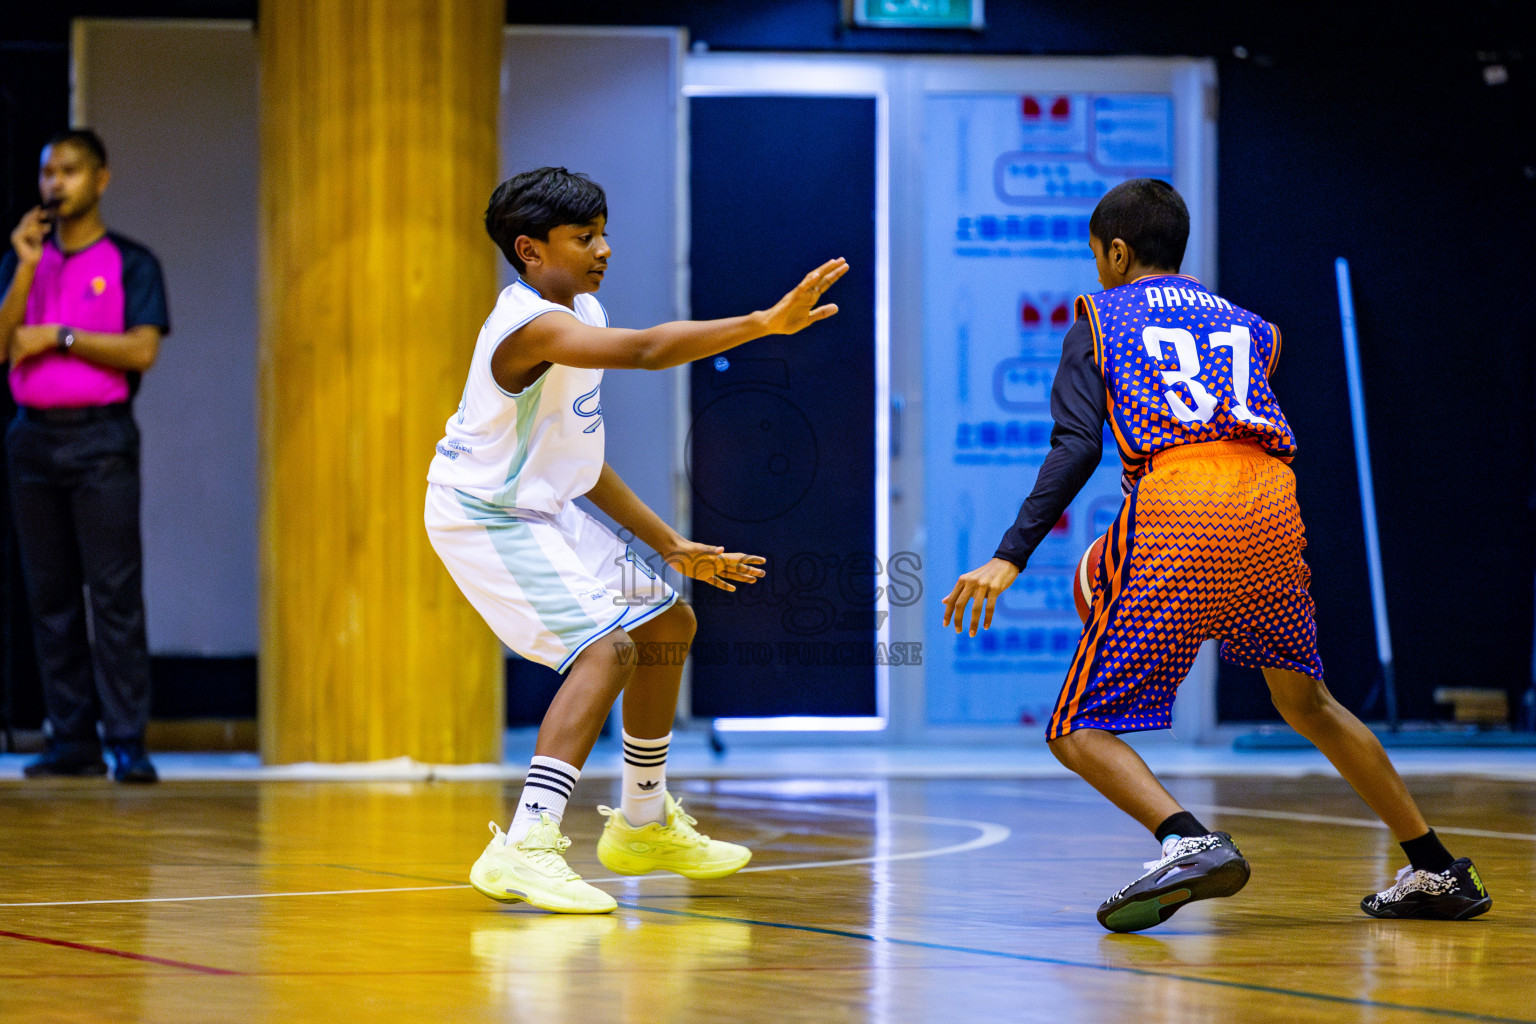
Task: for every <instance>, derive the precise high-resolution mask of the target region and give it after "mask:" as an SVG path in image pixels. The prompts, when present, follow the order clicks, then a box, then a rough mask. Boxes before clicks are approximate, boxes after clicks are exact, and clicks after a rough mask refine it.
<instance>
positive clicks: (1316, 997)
mask: <svg viewBox="0 0 1536 1024" xmlns="http://www.w3.org/2000/svg"><path fill="white" fill-rule="evenodd" d="M619 906H621V907H623V908H624V909H625V910H643V911H646V912H648V913H651V914H667V915H670V916H672V917H693V918H698V919H700V920H703V921H729V922H731V923H733V924H747V925H757V926H758V927H760V928H782V929H783V930H785V931H792V932H811V933H813V934H816V935H835V936H837V937H838V938H844V939H859V940H861V941H863V942H876V943H886V944H887V945H892V946H906V947H908V948H911V949H933V950H940V951H943V952H946V953H969V954H971V955H973V956H990V957H997V958H999V959H1002V960H1022V961H1024V962H1026V963H1032V964H1046V965H1048V966H1051V967H1082V968H1086V969H1087V970H1091V971H1106V972H1108V973H1110V974H1134V975H1138V976H1140V977H1143V978H1158V979H1167V980H1171V981H1188V982H1193V983H1195V984H1197V985H1214V986H1216V987H1218V988H1231V989H1237V990H1239V991H1241V992H1262V993H1264V994H1265V995H1273V996H1292V997H1294V998H1296V999H1311V1000H1313V1001H1316V1002H1323V1003H1341V1004H1344V1005H1346V1006H1368V1007H1370V1008H1372V1009H1376V1010H1402V1011H1403V1012H1405V1013H1424V1014H1430V1015H1432V1016H1436V1017H1447V1018H1450V1019H1452V1020H1470V1021H1482V1022H1485V1024H1536V1021H1533V1020H1530V1019H1529V1018H1525V1017H1495V1016H1492V1015H1491V1014H1486V1013H1468V1012H1466V1011H1464V1010H1446V1009H1441V1008H1440V1007H1435V1006H1412V1005H1408V1004H1405V1003H1384V1002H1381V1001H1380V1000H1376V999H1361V998H1358V997H1354V996H1331V995H1328V994H1326V993H1323V992H1303V991H1300V990H1298V989H1291V988H1274V987H1272V986H1269V985H1249V984H1247V983H1245V982H1241V981H1222V980H1220V979H1218V978H1201V977H1196V976H1194V975H1189V974H1170V973H1168V972H1165V971H1150V970H1147V969H1146V968H1143V967H1116V966H1113V965H1111V964H1095V963H1088V962H1086V961H1083V960H1062V959H1060V958H1059V957H1050V956H1030V955H1029V954H1027V953H1008V952H1004V951H1003V950H1000V949H976V948H974V947H971V946H946V945H944V944H943V943H939V942H920V941H918V940H917V939H893V938H889V937H886V938H881V937H879V936H876V935H866V934H865V933H863V932H848V931H841V930H839V929H837V928H817V927H815V926H814V925H804V924H786V923H785V922H783V921H754V920H751V919H750V918H745V917H718V916H716V915H714V914H696V913H693V912H692V911H688V910H670V909H666V908H663V907H646V906H642V905H640V904H638V903H620V904H619Z"/></svg>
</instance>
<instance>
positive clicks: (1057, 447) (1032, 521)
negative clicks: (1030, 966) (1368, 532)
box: [944, 178, 1492, 932]
mask: <svg viewBox="0 0 1536 1024" xmlns="http://www.w3.org/2000/svg"><path fill="white" fill-rule="evenodd" d="M1089 235H1090V240H1089V244H1090V247H1091V248H1092V250H1093V256H1094V262H1095V264H1096V266H1097V269H1098V275H1099V283H1100V284H1101V285H1103V287H1104V289H1105V290H1104V291H1102V292H1099V293H1097V294H1094V295H1087V296H1082V297H1079V298H1078V300H1077V320H1076V322H1075V323H1074V324H1073V325H1072V328H1071V329H1070V330H1069V331H1068V332H1067V335H1066V338H1065V340H1064V341H1063V345H1062V355H1061V367H1060V369H1059V371H1058V373H1057V376H1056V380H1055V383H1054V384H1053V386H1052V391H1051V415H1052V417H1053V418H1054V419H1055V421H1056V427H1055V430H1054V431H1053V433H1052V435H1051V451H1050V454H1049V455H1048V456H1047V457H1046V460H1045V462H1044V464H1043V465H1042V466H1041V468H1040V474H1039V476H1038V478H1037V479H1036V482H1035V487H1034V490H1033V491H1032V492H1031V494H1030V496H1029V498H1028V499H1027V500H1026V501H1025V502H1024V505H1023V507H1022V508H1021V509H1020V511H1019V515H1018V519H1017V521H1016V522H1015V523H1014V525H1013V526H1012V527H1011V528H1010V529H1009V530H1008V532H1007V533H1006V534H1005V535H1004V537H1003V542H1002V544H1001V545H1000V546H999V547H998V549H997V552H996V554H995V555H994V556H993V558H992V559H991V560H990V561H988V562H987V563H986V564H985V565H983V566H981V567H980V568H978V569H975V570H973V571H971V572H968V573H966V574H965V575H963V576H961V577H960V579H959V580H958V581H957V582H956V583H955V586H954V589H953V590H952V591H951V592H950V594H949V596H948V597H946V598H945V599H944V605H945V614H944V623H945V625H946V626H947V625H949V624H950V623H951V622H953V624H954V626H955V629H956V631H957V632H958V631H959V630H961V629H963V628H964V626H965V621H964V620H965V616H966V609H967V607H969V608H970V610H971V615H970V634H971V635H972V636H975V635H976V630H977V628H978V626H979V627H981V628H986V627H989V626H990V625H991V623H992V613H993V611H994V610H995V608H996V606H997V600H998V597H999V595H1000V594H1002V592H1003V591H1004V590H1006V589H1008V587H1009V586H1010V585H1011V584H1012V583H1013V581H1014V579H1015V578H1017V576H1018V574H1019V572H1020V571H1021V570H1022V569H1023V568H1024V566H1025V565H1026V563H1027V562H1028V560H1029V556H1030V555H1031V554H1032V553H1033V552H1034V550H1035V547H1036V546H1037V545H1038V544H1039V543H1040V541H1041V539H1042V538H1043V537H1044V536H1045V535H1046V533H1047V532H1048V531H1049V530H1050V528H1051V526H1052V525H1053V524H1055V523H1056V521H1057V520H1058V519H1059V518H1060V516H1061V514H1062V512H1063V511H1065V509H1066V507H1067V505H1068V504H1069V503H1070V502H1071V500H1072V498H1073V497H1075V496H1076V494H1077V492H1078V491H1079V490H1080V489H1081V488H1082V486H1083V484H1084V483H1085V482H1086V481H1087V479H1088V477H1089V475H1090V474H1091V473H1092V472H1093V470H1094V469H1095V468H1096V467H1097V466H1098V464H1099V458H1100V451H1101V440H1100V439H1101V438H1102V436H1103V433H1102V432H1103V425H1104V422H1105V420H1106V419H1107V420H1108V421H1109V423H1110V427H1111V429H1112V431H1113V432H1114V435H1115V440H1116V442H1117V445H1118V447H1119V449H1120V457H1121V461H1122V463H1123V465H1124V468H1125V477H1124V481H1125V488H1126V499H1125V503H1124V504H1123V505H1122V506H1121V508H1120V512H1119V514H1118V515H1117V516H1116V517H1115V520H1114V523H1113V524H1112V525H1111V526H1110V528H1109V532H1108V534H1107V537H1106V543H1105V547H1104V558H1103V561H1102V564H1101V566H1100V568H1099V571H1098V574H1097V577H1096V579H1095V580H1094V584H1093V605H1092V608H1091V610H1090V612H1089V616H1088V621H1087V623H1086V625H1085V626H1084V629H1083V635H1082V638H1081V639H1080V640H1079V642H1078V647H1077V651H1076V654H1075V655H1074V657H1073V660H1072V664H1071V667H1070V668H1069V670H1068V673H1067V679H1066V682H1065V684H1064V685H1063V687H1062V691H1061V696H1060V697H1059V698H1058V700H1057V705H1056V709H1055V712H1054V714H1053V715H1052V716H1051V721H1050V725H1049V727H1048V728H1047V732H1046V738H1047V740H1048V741H1049V743H1050V747H1051V751H1052V753H1054V754H1055V755H1056V756H1057V758H1059V759H1060V760H1061V762H1062V763H1063V764H1065V765H1066V766H1067V767H1069V768H1071V769H1072V770H1073V771H1075V772H1076V773H1077V774H1079V775H1081V776H1082V777H1083V778H1084V779H1085V780H1087V781H1088V782H1089V783H1090V784H1091V785H1093V787H1094V788H1095V789H1097V790H1098V791H1099V792H1101V793H1103V794H1104V795H1105V796H1106V797H1108V798H1109V799H1110V801H1111V802H1113V803H1114V804H1115V805H1116V806H1117V807H1119V808H1120V809H1121V810H1123V811H1125V812H1126V813H1127V814H1129V815H1131V817H1133V818H1135V819H1136V820H1137V821H1139V822H1141V823H1142V824H1143V825H1145V826H1146V827H1147V828H1148V829H1149V830H1151V831H1152V833H1153V835H1154V836H1156V838H1157V840H1158V841H1159V842H1160V843H1162V847H1163V850H1162V856H1161V858H1159V859H1158V860H1156V861H1153V862H1151V863H1149V864H1147V865H1146V867H1147V868H1148V869H1149V870H1148V871H1147V872H1146V873H1145V874H1143V875H1142V876H1141V877H1139V878H1137V879H1136V880H1135V881H1133V882H1132V883H1130V884H1129V885H1127V886H1125V887H1124V888H1122V889H1121V890H1120V891H1118V892H1116V893H1115V894H1114V895H1113V896H1111V897H1109V899H1107V900H1105V901H1104V903H1103V905H1102V906H1100V907H1099V912H1098V918H1099V923H1100V924H1102V925H1104V927H1106V928H1108V929H1110V930H1112V931H1121V932H1130V931H1139V930H1141V929H1143V928H1149V927H1151V926H1153V925H1155V924H1158V923H1160V922H1162V921H1165V920H1167V919H1168V917H1169V916H1171V915H1172V914H1173V913H1174V912H1175V911H1176V910H1178V909H1179V908H1180V907H1181V906H1183V905H1184V904H1185V903H1187V902H1190V901H1192V900H1199V899H1208V898H1210V897H1215V896H1230V895H1232V894H1233V893H1236V892H1237V891H1238V890H1239V889H1241V888H1242V887H1243V886H1244V885H1245V884H1246V883H1247V881H1248V873H1249V869H1248V862H1247V861H1246V860H1245V859H1244V858H1243V855H1242V854H1241V853H1240V852H1239V851H1238V849H1237V846H1236V845H1235V844H1234V843H1233V842H1232V838H1231V836H1229V835H1227V834H1226V833H1224V832H1212V831H1210V830H1209V829H1207V828H1206V827H1205V826H1204V825H1202V824H1201V823H1200V822H1199V821H1198V820H1197V819H1196V818H1195V816H1194V815H1192V814H1190V813H1189V812H1188V811H1186V810H1184V808H1183V807H1181V806H1180V805H1179V804H1178V802H1177V801H1175V800H1174V798H1173V797H1172V795H1170V794H1169V793H1168V791H1167V790H1166V789H1165V788H1163V786H1162V785H1161V784H1160V783H1159V782H1158V781H1157V779H1156V777H1154V776H1153V774H1152V772H1151V770H1150V769H1149V768H1148V767H1147V765H1146V763H1145V762H1144V761H1142V759H1141V758H1140V757H1139V756H1138V755H1137V754H1136V752H1135V751H1134V750H1132V749H1131V747H1130V746H1129V745H1127V744H1126V743H1125V742H1124V741H1122V740H1121V739H1120V738H1119V737H1118V736H1117V735H1116V734H1117V733H1122V732H1130V731H1133V730H1137V729H1165V728H1167V727H1168V726H1169V724H1170V722H1171V711H1172V707H1173V698H1174V692H1175V690H1176V689H1177V688H1178V685H1179V683H1180V681H1182V680H1183V678H1184V676H1185V675H1186V674H1187V673H1188V672H1189V669H1190V666H1191V665H1192V664H1193V663H1194V660H1195V655H1196V653H1197V652H1198V650H1199V647H1200V644H1201V643H1202V642H1203V641H1205V640H1207V639H1219V640H1221V641H1222V645H1221V653H1222V656H1223V657H1224V658H1226V659H1227V660H1228V661H1231V662H1233V663H1235V664H1238V665H1246V666H1250V667H1253V668H1259V669H1262V670H1263V672H1264V678H1265V681H1266V682H1267V683H1268V684H1269V689H1270V695H1271V697H1272V698H1273V700H1274V703H1275V707H1276V708H1278V709H1279V711H1280V714H1281V716H1282V717H1283V718H1284V719H1285V720H1286V722H1287V723H1289V724H1290V725H1291V726H1292V727H1293V728H1294V729H1296V731H1297V732H1299V733H1301V734H1302V735H1303V736H1305V737H1306V738H1307V739H1309V740H1310V741H1312V743H1313V744H1315V745H1316V746H1317V748H1318V749H1319V750H1321V751H1322V752H1323V754H1324V755H1325V756H1327V758H1328V759H1329V760H1330V761H1332V762H1333V764H1334V766H1335V767H1336V768H1337V769H1338V770H1339V773H1340V774H1341V775H1343V776H1344V778H1345V780H1346V781H1348V782H1349V784H1350V785H1351V786H1353V787H1354V789H1355V791H1356V792H1357V793H1359V794H1360V796H1361V797H1362V798H1363V799H1364V800H1365V802H1366V803H1367V804H1369V805H1370V807H1371V809H1372V810H1373V811H1375V812H1376V814H1377V815H1379V816H1380V817H1381V819H1382V821H1383V822H1385V823H1386V824H1387V826H1388V827H1389V828H1390V829H1391V830H1392V832H1393V834H1394V835H1395V836H1396V837H1397V839H1398V841H1399V842H1400V843H1401V844H1402V847H1403V850H1404V852H1405V853H1406V854H1407V856H1408V860H1409V866H1408V867H1405V868H1403V869H1402V870H1401V871H1400V872H1398V876H1397V879H1396V881H1395V883H1394V884H1393V885H1392V887H1391V888H1389V889H1387V890H1385V891H1383V892H1379V893H1376V894H1374V895H1371V896H1367V897H1366V898H1365V899H1363V900H1362V901H1361V904H1360V905H1361V908H1362V909H1363V910H1365V912H1366V913H1368V914H1371V915H1372V916H1375V917H1422V918H1440V919H1445V918H1453V919H1464V918H1469V917H1475V916H1477V915H1479V914H1482V913H1485V912H1486V911H1487V910H1488V908H1489V907H1490V906H1492V900H1491V898H1490V897H1489V896H1488V892H1487V890H1486V889H1485V888H1484V887H1483V883H1482V881H1481V879H1479V877H1478V874H1477V871H1476V869H1475V868H1474V867H1473V866H1472V862H1471V861H1469V860H1467V859H1466V858H1461V859H1459V860H1457V859H1455V858H1453V857H1452V856H1451V854H1450V853H1449V852H1447V851H1446V849H1445V847H1444V846H1443V845H1442V844H1441V842H1440V840H1439V838H1438V837H1437V836H1436V835H1435V833H1434V832H1433V831H1432V830H1431V829H1430V828H1429V826H1428V825H1427V824H1426V823H1425V821H1424V818H1423V816H1422V815H1421V814H1420V813H1419V809H1418V807H1417V805H1416V804H1415V803H1414V801H1413V797H1412V796H1410V795H1409V793H1408V790H1407V788H1406V787H1405V786H1404V785H1403V781H1402V778H1401V777H1400V776H1399V775H1398V773H1397V771H1396V769H1395V768H1393V766H1392V763H1391V761H1390V760H1388V758H1387V754H1386V751H1385V750H1383V749H1382V746H1381V743H1380V741H1379V740H1377V738H1376V737H1375V735H1374V734H1373V733H1372V732H1371V731H1370V730H1369V729H1367V728H1366V727H1365V726H1364V725H1363V724H1361V722H1360V720H1359V719H1357V718H1356V717H1355V716H1354V715H1353V714H1351V713H1350V712H1349V711H1348V710H1347V709H1345V708H1344V707H1343V706H1342V705H1341V704H1339V703H1338V702H1337V701H1336V700H1334V698H1333V696H1332V695H1331V694H1330V693H1329V692H1328V688H1327V686H1325V685H1324V683H1323V666H1322V663H1321V661H1320V660H1319V659H1318V655H1317V628H1316V625H1315V624H1314V622H1313V614H1312V599H1311V596H1310V595H1309V594H1308V592H1307V582H1308V579H1309V577H1310V573H1309V571H1308V569H1307V564H1306V562H1305V561H1303V560H1302V554H1301V553H1302V550H1303V549H1304V548H1305V547H1306V539H1305V534H1304V530H1303V527H1302V522H1301V516H1300V513H1299V512H1298V510H1297V506H1296V479H1295V477H1294V475H1293V474H1292V473H1291V470H1290V468H1289V465H1288V463H1289V462H1290V461H1291V456H1292V455H1293V454H1294V453H1295V451H1296V438H1295V435H1294V434H1293V433H1292V431H1291V428H1290V425H1289V424H1288V423H1287V422H1286V420H1285V416H1284V414H1283V413H1282V412H1281V411H1280V405H1279V403H1278V402H1277V401H1276V400H1275V396H1274V393H1273V392H1272V391H1271V390H1270V388H1269V382H1268V378H1269V374H1270V372H1271V371H1272V370H1273V369H1274V366H1275V363H1276V360H1277V359H1278V357H1279V354H1280V331H1279V329H1278V328H1276V327H1275V326H1274V325H1273V324H1270V323H1268V322H1266V321H1265V320H1263V319H1262V318H1260V317H1258V316H1256V315H1254V314H1252V313H1250V312H1248V311H1247V310H1244V309H1240V308H1238V307H1237V306H1234V305H1233V304H1232V303H1230V302H1228V301H1227V300H1226V299H1223V298H1221V297H1219V296H1217V295H1213V294H1212V293H1210V292H1208V291H1207V290H1206V289H1205V288H1203V287H1202V286H1201V285H1200V283H1199V282H1198V281H1196V280H1195V279H1194V278H1191V277H1186V276H1183V275H1180V274H1179V273H1178V269H1179V265H1180V263H1181V262H1182V261H1183V258H1184V247H1185V243H1186V241H1187V240H1188V237H1189V212H1188V210H1187V209H1186V208H1185V205H1184V201H1183V199H1181V198H1180V197H1179V194H1178V193H1177V192H1176V191H1174V189H1173V188H1172V186H1170V185H1168V184H1166V183H1164V182H1161V181H1155V180H1152V179H1147V178H1140V179H1136V180H1133V181H1127V182H1125V183H1123V184H1121V185H1118V186H1116V187H1115V188H1113V189H1111V190H1110V191H1109V192H1108V193H1106V194H1105V196H1104V198H1103V199H1102V200H1101V201H1100V202H1099V205H1098V206H1097V208H1096V209H1095V210H1094V212H1093V216H1092V218H1091V219H1090V221H1089Z"/></svg>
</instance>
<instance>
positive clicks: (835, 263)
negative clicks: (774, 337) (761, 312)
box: [767, 256, 848, 334]
mask: <svg viewBox="0 0 1536 1024" xmlns="http://www.w3.org/2000/svg"><path fill="white" fill-rule="evenodd" d="M846 273H848V261H847V260H845V259H843V258H842V257H841V256H839V257H838V258H837V259H835V260H828V261H827V262H825V263H823V264H822V265H821V266H819V267H817V268H816V269H815V270H813V271H811V272H810V273H809V274H806V275H805V278H804V279H803V280H802V281H801V282H800V283H799V284H797V285H795V287H794V290H793V291H791V292H790V293H789V294H788V295H786V296H784V297H783V298H782V299H780V300H779V301H778V302H776V303H774V305H773V308H772V309H770V310H768V312H767V317H768V333H769V334H796V333H798V332H800V331H803V330H805V329H806V328H807V327H809V326H810V325H811V324H813V323H815V322H816V321H818V320H825V319H826V318H827V317H829V316H832V315H833V314H835V313H836V312H837V306H836V305H835V304H833V303H830V302H829V303H827V304H826V305H824V306H818V305H816V303H818V302H820V301H821V296H822V294H823V293H824V292H825V291H826V290H827V289H828V288H830V287H832V285H833V284H834V283H835V282H836V281H837V279H838V278H840V277H842V276H843V275H844V274H846Z"/></svg>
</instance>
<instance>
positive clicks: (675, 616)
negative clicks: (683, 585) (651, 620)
mask: <svg viewBox="0 0 1536 1024" xmlns="http://www.w3.org/2000/svg"><path fill="white" fill-rule="evenodd" d="M670 614H671V615H672V629H673V632H674V635H675V637H676V639H677V640H679V641H681V642H683V643H685V644H686V643H692V642H693V635H694V634H695V633H697V632H698V631H699V617H698V616H697V615H695V614H694V613H693V606H692V605H690V604H687V603H685V602H684V601H682V600H681V599H679V600H678V602H677V603H676V604H674V605H673V606H672V608H671V612H670Z"/></svg>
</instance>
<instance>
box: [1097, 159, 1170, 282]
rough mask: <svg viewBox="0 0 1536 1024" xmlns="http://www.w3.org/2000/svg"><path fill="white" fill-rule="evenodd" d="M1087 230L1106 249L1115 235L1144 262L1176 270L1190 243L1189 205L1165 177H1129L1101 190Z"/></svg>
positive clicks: (1147, 264)
mask: <svg viewBox="0 0 1536 1024" xmlns="http://www.w3.org/2000/svg"><path fill="white" fill-rule="evenodd" d="M1088 232H1089V234H1091V235H1093V237H1094V238H1097V239H1098V240H1099V245H1101V246H1102V247H1103V248H1104V249H1105V251H1108V249H1109V243H1111V242H1113V241H1114V240H1115V239H1117V238H1118V239H1120V240H1121V241H1122V242H1124V243H1125V244H1126V245H1128V246H1130V248H1131V251H1132V252H1133V253H1135V254H1136V259H1137V260H1138V261H1139V262H1140V263H1142V264H1143V265H1144V266H1148V267H1156V268H1157V269H1158V270H1178V269H1179V264H1181V263H1183V262H1184V247H1185V246H1186V245H1188V244H1189V207H1187V206H1185V205H1184V199H1183V197H1182V196H1180V195H1179V193H1178V192H1177V191H1175V190H1174V187H1173V186H1172V185H1170V184H1168V183H1167V182H1166V181H1158V180H1157V179H1156V178H1132V179H1131V180H1130V181H1123V182H1121V183H1120V184H1118V185H1116V186H1115V187H1114V188H1112V189H1110V190H1109V191H1108V192H1106V193H1104V198H1103V199H1100V200H1099V205H1098V206H1096V207H1094V210H1093V216H1092V217H1090V218H1088Z"/></svg>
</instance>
